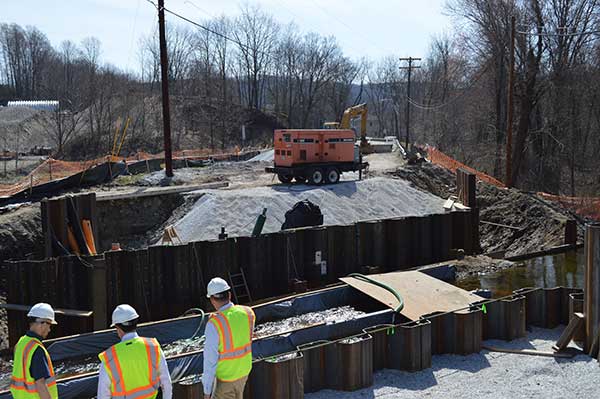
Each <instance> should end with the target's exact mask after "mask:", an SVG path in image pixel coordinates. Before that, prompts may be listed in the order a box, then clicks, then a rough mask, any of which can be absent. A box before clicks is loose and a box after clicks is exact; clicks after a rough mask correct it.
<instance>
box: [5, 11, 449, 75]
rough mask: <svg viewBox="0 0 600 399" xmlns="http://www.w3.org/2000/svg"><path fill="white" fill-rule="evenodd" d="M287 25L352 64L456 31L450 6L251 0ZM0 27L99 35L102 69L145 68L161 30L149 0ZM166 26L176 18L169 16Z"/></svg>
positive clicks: (8, 18) (58, 37)
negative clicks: (142, 45)
mask: <svg viewBox="0 0 600 399" xmlns="http://www.w3.org/2000/svg"><path fill="white" fill-rule="evenodd" d="M247 2H248V3H249V4H258V5H260V6H261V7H262V8H263V9H264V10H266V11H267V12H269V13H270V14H272V15H273V16H274V17H275V18H276V20H278V21H279V22H281V23H284V24H285V23H288V22H290V21H294V23H295V24H296V25H297V26H298V27H299V28H300V30H301V31H304V32H310V31H313V32H318V33H320V34H322V35H327V36H329V35H333V36H335V37H336V38H337V40H338V43H340V45H341V47H342V48H343V50H344V53H345V54H346V55H347V56H349V57H352V58H360V57H363V56H366V57H369V58H370V59H378V58H380V57H383V56H385V55H390V54H393V55H397V56H409V55H410V56H413V57H420V56H425V55H426V53H427V50H428V48H429V43H430V40H431V38H432V36H434V35H438V34H441V33H443V32H449V31H450V30H451V24H450V22H451V20H450V18H449V17H447V16H445V15H443V7H444V4H445V0H416V1H415V0H370V1H368V0H247ZM3 3H4V4H2V15H1V16H0V21H1V22H15V23H18V24H20V25H23V26H26V25H34V26H37V27H38V28H39V29H41V30H42V31H43V32H44V33H46V35H47V36H48V38H49V39H50V41H51V42H52V44H53V45H55V46H57V45H58V44H59V43H60V42H61V41H63V40H66V39H69V40H72V41H74V42H79V41H81V40H82V39H83V38H85V37H88V36H95V37H97V38H98V39H100V41H101V42H102V56H101V59H102V61H104V62H110V63H112V64H114V65H116V66H118V67H120V68H122V69H129V70H136V69H137V67H138V65H139V58H138V50H137V46H138V41H139V37H140V36H142V35H144V34H148V33H150V32H152V31H153V29H154V28H155V26H156V23H157V21H156V15H155V9H154V7H153V6H152V5H151V4H149V3H148V2H147V1H146V0H54V1H47V0H9V1H4V2H3ZM240 4H241V2H240V1H239V0H165V5H166V7H167V8H170V9H172V10H174V11H177V12H179V13H181V14H183V15H185V16H187V17H188V18H190V19H193V20H197V21H202V20H205V19H208V18H210V17H211V16H218V15H222V14H225V15H228V16H236V15H237V14H238V13H239V9H240ZM167 20H170V21H174V20H175V17H173V16H169V15H168V14H167Z"/></svg>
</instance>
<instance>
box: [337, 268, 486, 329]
mask: <svg viewBox="0 0 600 399" xmlns="http://www.w3.org/2000/svg"><path fill="white" fill-rule="evenodd" d="M369 278H372V279H374V280H377V281H379V282H382V283H385V284H387V285H389V286H391V287H393V288H394V289H396V290H397V291H398V292H399V293H400V295H402V298H403V299H404V309H402V312H400V313H401V314H402V315H403V316H405V317H407V318H408V319H410V320H418V319H419V318H420V317H421V316H423V315H426V314H429V313H433V312H450V311H454V310H458V309H463V308H467V307H468V306H469V305H470V304H471V303H473V302H477V301H481V299H482V298H481V297H480V296H478V295H475V294H471V293H470V292H468V291H465V290H463V289H460V288H458V287H455V286H453V285H451V284H448V283H445V282H443V281H441V280H438V279H436V278H433V277H430V276H428V275H426V274H424V273H421V272H418V271H405V272H393V273H386V274H373V275H370V276H369ZM341 280H342V281H343V282H345V283H346V284H348V285H350V286H352V287H354V288H356V289H358V290H359V291H362V292H364V293H365V294H367V295H369V296H370V297H372V298H374V299H376V300H378V301H379V302H381V303H383V304H385V305H386V306H389V307H390V308H392V309H393V308H395V307H396V306H398V300H397V299H396V297H394V296H393V295H392V293H390V292H389V291H387V290H385V289H383V288H381V287H378V286H376V285H374V284H371V283H368V282H364V281H361V280H357V279H355V278H352V277H345V278H342V279H341Z"/></svg>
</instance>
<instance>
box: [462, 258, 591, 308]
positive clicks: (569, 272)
mask: <svg viewBox="0 0 600 399" xmlns="http://www.w3.org/2000/svg"><path fill="white" fill-rule="evenodd" d="M517 263H518V264H519V266H518V267H515V268H510V269H504V270H501V271H499V272H496V273H490V274H485V275H480V276H473V277H469V278H466V279H463V280H459V281H457V282H456V285H457V286H459V287H461V288H464V289H466V290H475V289H479V288H481V289H488V290H490V291H492V295H493V297H494V298H499V297H502V296H505V295H510V294H511V293H512V292H513V291H514V290H517V289H519V288H525V287H541V288H551V287H557V286H563V287H574V288H583V279H584V270H585V254H584V252H583V249H579V250H578V251H569V252H565V253H562V254H558V255H548V256H542V257H539V258H533V259H529V260H525V261H521V262H517Z"/></svg>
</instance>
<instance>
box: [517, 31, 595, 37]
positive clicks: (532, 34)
mask: <svg viewBox="0 0 600 399" xmlns="http://www.w3.org/2000/svg"><path fill="white" fill-rule="evenodd" d="M517 33H518V34H520V35H526V36H543V37H572V36H585V35H600V30H592V31H586V32H574V33H535V32H524V31H520V30H518V31H517Z"/></svg>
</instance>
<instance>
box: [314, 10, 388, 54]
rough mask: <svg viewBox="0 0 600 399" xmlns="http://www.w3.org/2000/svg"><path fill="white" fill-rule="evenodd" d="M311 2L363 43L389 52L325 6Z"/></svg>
mask: <svg viewBox="0 0 600 399" xmlns="http://www.w3.org/2000/svg"><path fill="white" fill-rule="evenodd" d="M311 2H312V3H313V4H314V5H315V7H317V8H318V9H319V10H321V11H322V12H323V13H324V14H326V15H328V16H329V17H331V18H333V19H334V20H335V21H336V22H338V23H339V24H341V25H343V26H344V27H346V28H347V29H348V30H349V31H350V32H352V34H353V35H355V36H356V37H360V39H361V40H363V41H364V42H365V43H367V44H369V45H371V46H374V47H377V48H378V49H380V50H382V51H383V52H384V53H391V52H390V51H389V50H387V49H384V48H382V47H380V46H379V45H377V44H376V43H374V42H372V41H371V40H369V39H368V38H367V37H366V36H364V35H362V34H358V33H357V31H356V28H353V27H351V26H350V25H348V24H347V23H345V22H344V21H343V20H341V19H340V18H339V17H338V16H336V15H335V14H333V13H331V12H329V11H327V10H326V9H325V8H323V7H321V6H320V5H319V4H318V3H317V2H316V0H311Z"/></svg>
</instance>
